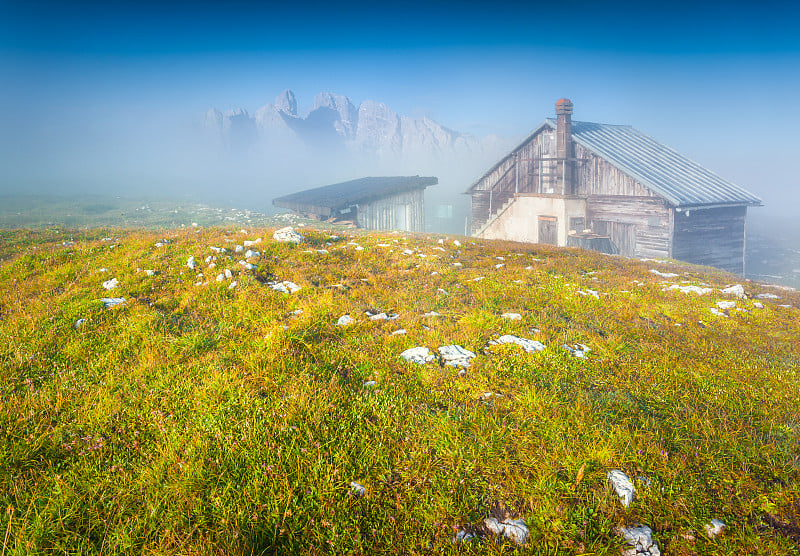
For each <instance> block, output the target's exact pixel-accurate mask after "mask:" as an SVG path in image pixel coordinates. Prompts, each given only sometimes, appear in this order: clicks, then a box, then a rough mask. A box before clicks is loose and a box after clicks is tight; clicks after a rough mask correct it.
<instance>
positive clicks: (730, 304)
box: [717, 301, 736, 309]
mask: <svg viewBox="0 0 800 556" xmlns="http://www.w3.org/2000/svg"><path fill="white" fill-rule="evenodd" d="M717 307H719V308H720V309H733V308H734V307H736V302H735V301H717Z"/></svg>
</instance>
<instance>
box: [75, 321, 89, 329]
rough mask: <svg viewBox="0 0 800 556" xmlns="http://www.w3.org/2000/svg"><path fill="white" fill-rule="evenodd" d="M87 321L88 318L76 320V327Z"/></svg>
mask: <svg viewBox="0 0 800 556" xmlns="http://www.w3.org/2000/svg"><path fill="white" fill-rule="evenodd" d="M84 322H86V319H78V320H76V321H75V328H80V327H81V326H82V325H83V323H84Z"/></svg>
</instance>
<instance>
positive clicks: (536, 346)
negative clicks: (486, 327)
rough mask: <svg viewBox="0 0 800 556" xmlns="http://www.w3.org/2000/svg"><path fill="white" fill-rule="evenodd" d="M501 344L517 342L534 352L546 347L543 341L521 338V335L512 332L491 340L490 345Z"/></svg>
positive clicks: (516, 343) (523, 347) (528, 350)
mask: <svg viewBox="0 0 800 556" xmlns="http://www.w3.org/2000/svg"><path fill="white" fill-rule="evenodd" d="M499 344H515V345H518V346H519V347H521V348H522V349H524V350H525V351H527V352H528V353H533V352H534V351H542V350H543V349H544V348H545V345H544V344H543V343H542V342H538V341H536V340H529V339H528V338H520V337H519V336H512V335H511V334H505V335H503V336H500V337H499V338H497V339H496V340H491V341H490V342H489V345H490V346H495V345H499Z"/></svg>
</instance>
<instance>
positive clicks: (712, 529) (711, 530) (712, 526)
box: [705, 518, 727, 539]
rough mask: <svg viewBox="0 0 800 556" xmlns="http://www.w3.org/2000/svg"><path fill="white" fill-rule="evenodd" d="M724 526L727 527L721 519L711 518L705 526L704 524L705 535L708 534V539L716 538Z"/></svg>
mask: <svg viewBox="0 0 800 556" xmlns="http://www.w3.org/2000/svg"><path fill="white" fill-rule="evenodd" d="M726 527H727V525H725V522H724V521H722V520H721V519H717V518H714V519H712V520H711V522H710V523H706V526H705V529H706V535H708V538H710V539H714V538H717V537H718V536H720V535H721V534H722V531H723V530H724V529H725V528H726Z"/></svg>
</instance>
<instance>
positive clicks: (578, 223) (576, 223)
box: [569, 216, 586, 232]
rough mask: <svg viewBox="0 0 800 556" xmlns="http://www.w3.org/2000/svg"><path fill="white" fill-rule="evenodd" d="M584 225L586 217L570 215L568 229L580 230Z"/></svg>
mask: <svg viewBox="0 0 800 556" xmlns="http://www.w3.org/2000/svg"><path fill="white" fill-rule="evenodd" d="M585 227H586V219H585V218H583V217H582V216H577V217H572V218H570V219H569V229H570V231H575V232H582V231H583V229H584V228H585Z"/></svg>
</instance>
